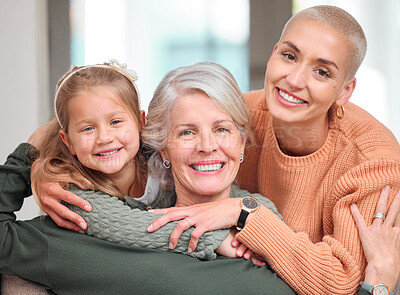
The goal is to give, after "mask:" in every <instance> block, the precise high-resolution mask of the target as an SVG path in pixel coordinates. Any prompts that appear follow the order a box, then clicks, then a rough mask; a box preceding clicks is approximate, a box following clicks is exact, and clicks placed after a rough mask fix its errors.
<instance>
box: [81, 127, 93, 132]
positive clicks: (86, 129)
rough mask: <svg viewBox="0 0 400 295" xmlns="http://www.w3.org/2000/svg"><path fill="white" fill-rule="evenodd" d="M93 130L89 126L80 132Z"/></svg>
mask: <svg viewBox="0 0 400 295" xmlns="http://www.w3.org/2000/svg"><path fill="white" fill-rule="evenodd" d="M93 129H94V128H93V127H91V126H89V127H85V128H83V129H82V131H84V132H87V131H92V130H93Z"/></svg>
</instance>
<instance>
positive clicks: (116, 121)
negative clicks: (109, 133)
mask: <svg viewBox="0 0 400 295" xmlns="http://www.w3.org/2000/svg"><path fill="white" fill-rule="evenodd" d="M118 123H121V120H114V121H112V122H111V125H116V124H118Z"/></svg>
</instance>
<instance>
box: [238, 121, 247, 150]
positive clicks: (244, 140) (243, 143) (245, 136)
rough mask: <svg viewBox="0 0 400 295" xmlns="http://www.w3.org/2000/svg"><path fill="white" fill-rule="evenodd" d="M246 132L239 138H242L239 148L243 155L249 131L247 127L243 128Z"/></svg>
mask: <svg viewBox="0 0 400 295" xmlns="http://www.w3.org/2000/svg"><path fill="white" fill-rule="evenodd" d="M245 128H246V130H247V132H246V134H245V135H243V136H241V137H242V146H241V148H240V150H241V152H242V153H244V150H245V149H246V143H247V138H248V137H249V129H248V128H247V126H245Z"/></svg>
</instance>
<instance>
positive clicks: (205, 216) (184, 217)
mask: <svg viewBox="0 0 400 295" xmlns="http://www.w3.org/2000/svg"><path fill="white" fill-rule="evenodd" d="M240 201H241V199H240V198H227V199H224V200H220V201H216V202H209V203H204V204H198V205H193V206H188V207H172V208H167V209H155V210H150V212H154V213H165V214H164V215H163V216H161V217H159V218H157V219H156V220H155V221H154V222H153V223H152V224H151V225H150V226H149V227H148V228H147V231H148V232H154V231H156V230H157V229H159V228H160V227H162V226H164V225H165V224H167V223H168V222H170V221H176V220H181V221H180V222H178V224H177V225H176V227H175V229H174V230H173V231H172V233H171V236H170V248H171V249H173V248H175V246H176V244H177V242H178V239H179V237H180V236H181V234H182V232H183V231H185V230H187V229H188V228H189V227H191V226H194V227H195V229H194V230H193V232H192V234H191V239H190V242H189V246H188V251H189V252H191V251H193V250H194V249H196V246H197V242H198V241H199V237H201V236H202V235H203V234H204V233H205V232H207V231H212V230H217V229H223V228H231V227H233V226H235V225H236V223H237V220H238V218H239V214H240V211H241V208H242V206H241V203H240ZM189 222H190V224H189Z"/></svg>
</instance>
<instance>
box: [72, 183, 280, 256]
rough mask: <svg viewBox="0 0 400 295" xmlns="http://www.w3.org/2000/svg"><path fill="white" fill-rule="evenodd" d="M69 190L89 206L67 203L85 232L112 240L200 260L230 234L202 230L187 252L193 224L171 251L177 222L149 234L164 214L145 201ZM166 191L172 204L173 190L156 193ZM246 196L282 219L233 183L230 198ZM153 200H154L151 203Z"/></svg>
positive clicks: (267, 204)
mask: <svg viewBox="0 0 400 295" xmlns="http://www.w3.org/2000/svg"><path fill="white" fill-rule="evenodd" d="M70 191H71V192H73V193H74V194H76V195H77V196H79V197H81V198H83V199H85V200H86V201H88V202H89V203H90V204H91V205H92V211H91V212H86V211H84V210H82V209H80V208H79V207H77V206H74V205H70V204H66V205H67V206H68V207H69V208H70V209H71V210H72V211H74V212H76V213H78V214H79V215H81V216H82V217H83V218H84V219H85V221H86V223H87V225H88V228H87V230H86V234H88V235H90V236H93V237H96V238H99V239H103V240H107V241H110V242H113V243H119V244H123V245H128V246H138V247H143V248H150V249H159V250H163V251H169V252H176V253H183V254H186V255H190V256H193V257H196V258H199V259H202V260H214V259H216V258H217V254H216V253H215V249H217V248H218V247H219V245H220V244H221V243H222V242H223V241H224V239H225V238H226V237H227V236H228V234H229V229H222V230H214V231H209V232H205V233H204V234H203V235H202V236H201V237H200V238H199V242H198V244H197V246H196V249H195V250H194V251H193V252H192V253H189V252H188V251H187V249H188V245H189V241H190V239H191V236H190V234H191V233H192V231H193V230H194V227H190V228H189V229H188V230H185V231H184V232H183V233H182V235H181V237H180V238H179V240H178V243H177V245H176V247H175V248H174V249H173V250H171V249H169V247H168V244H169V238H170V235H171V232H172V230H173V229H174V228H175V226H176V225H177V223H178V222H179V221H172V222H169V223H167V224H166V225H164V226H163V227H161V228H160V229H159V230H157V231H155V232H153V233H149V232H147V230H146V228H147V227H148V226H149V225H150V224H151V223H152V222H153V221H154V220H156V219H157V218H158V217H160V216H162V215H163V214H162V213H150V212H147V211H146V207H147V205H146V204H144V203H141V202H138V201H136V200H135V199H133V198H130V197H128V196H125V200H126V201H125V202H123V201H122V200H121V199H118V198H117V197H113V196H110V195H108V194H106V193H104V192H101V191H96V192H93V191H85V190H81V189H79V188H77V187H76V186H71V189H70ZM165 193H168V198H167V199H168V200H169V201H170V204H168V207H171V206H174V205H175V201H176V195H175V193H174V192H172V191H166V192H163V191H160V192H159V194H165ZM249 195H251V196H253V197H254V198H256V199H257V200H258V201H259V203H260V204H261V205H263V206H265V207H267V208H268V209H269V210H271V211H272V212H274V214H277V216H278V217H279V218H282V217H281V216H280V215H279V213H278V212H277V210H276V207H275V205H274V204H273V203H272V202H271V201H270V200H268V199H266V198H264V197H263V196H261V195H260V194H250V193H249V192H247V191H245V190H241V189H239V188H238V187H237V186H235V185H232V187H231V197H236V198H243V197H245V196H249ZM156 203H157V200H156V201H155V202H154V204H156ZM153 208H156V206H153Z"/></svg>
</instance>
